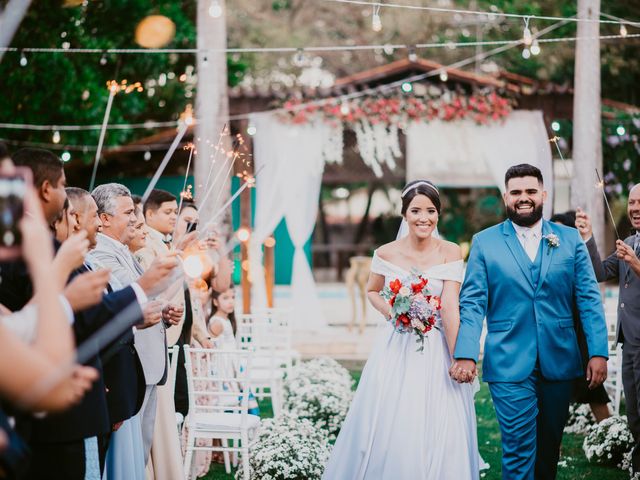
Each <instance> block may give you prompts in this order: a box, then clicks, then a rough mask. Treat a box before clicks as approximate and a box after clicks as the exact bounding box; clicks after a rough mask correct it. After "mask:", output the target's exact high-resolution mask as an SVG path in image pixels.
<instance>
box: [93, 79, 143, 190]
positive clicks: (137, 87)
mask: <svg viewBox="0 0 640 480" xmlns="http://www.w3.org/2000/svg"><path fill="white" fill-rule="evenodd" d="M107 88H108V89H109V98H108V99H107V108H106V109H105V111H104V118H103V119H102V128H101V129H100V138H99V140H98V148H97V150H96V158H95V159H94V161H93V172H92V173H91V182H90V183H89V191H92V190H93V187H94V185H95V183H96V174H97V173H98V163H99V161H100V154H101V153H102V145H103V144H104V137H105V135H106V133H107V124H108V123H109V115H110V114H111V107H112V105H113V99H114V97H115V96H116V95H117V94H118V93H119V92H124V93H125V94H129V93H131V92H141V91H142V90H143V88H142V84H141V83H140V82H135V83H128V82H127V80H122V82H120V83H118V82H117V81H115V80H110V81H108V82H107Z"/></svg>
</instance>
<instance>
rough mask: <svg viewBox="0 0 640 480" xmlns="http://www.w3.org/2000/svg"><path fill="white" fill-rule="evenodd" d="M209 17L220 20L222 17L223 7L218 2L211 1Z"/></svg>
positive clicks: (215, 0) (216, 0)
mask: <svg viewBox="0 0 640 480" xmlns="http://www.w3.org/2000/svg"><path fill="white" fill-rule="evenodd" d="M209 16H210V17H211V18H220V17H221V16H222V6H221V5H220V2H219V1H218V0H211V5H210V6H209Z"/></svg>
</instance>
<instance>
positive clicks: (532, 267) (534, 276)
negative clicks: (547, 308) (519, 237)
mask: <svg viewBox="0 0 640 480" xmlns="http://www.w3.org/2000/svg"><path fill="white" fill-rule="evenodd" d="M544 242H545V240H544V238H543V239H541V240H540V246H539V247H538V253H537V254H536V259H535V261H533V262H532V261H531V259H530V258H529V255H527V252H525V253H524V256H525V258H526V259H527V262H528V263H529V272H530V274H531V281H532V282H533V284H534V285H535V287H536V288H537V287H538V282H539V281H540V270H542V255H544V254H543V248H542V246H543V244H544ZM523 250H524V248H523Z"/></svg>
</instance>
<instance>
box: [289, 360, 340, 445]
mask: <svg viewBox="0 0 640 480" xmlns="http://www.w3.org/2000/svg"><path fill="white" fill-rule="evenodd" d="M352 386H353V379H352V378H351V375H350V374H349V371H348V370H347V369H346V368H344V367H343V366H341V365H340V364H339V363H338V362H336V361H335V360H332V359H330V358H317V359H313V360H310V361H308V362H303V363H301V364H299V365H296V366H295V367H294V368H293V369H292V370H291V374H290V375H289V376H288V377H287V379H286V380H285V383H284V398H285V401H284V409H285V410H287V411H289V412H290V413H291V414H292V415H295V416H297V417H299V418H304V419H307V420H309V421H310V422H311V423H313V425H315V426H316V428H319V429H322V430H324V431H325V432H326V433H327V435H328V436H329V439H330V440H335V439H336V437H337V435H338V432H339V431H340V427H341V426H342V422H343V421H344V419H345V417H346V416H347V412H348V410H349V405H351V400H352V399H353V392H352Z"/></svg>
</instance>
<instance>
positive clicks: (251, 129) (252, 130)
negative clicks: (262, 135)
mask: <svg viewBox="0 0 640 480" xmlns="http://www.w3.org/2000/svg"><path fill="white" fill-rule="evenodd" d="M257 131H258V129H257V128H256V126H255V125H253V124H251V123H250V124H249V126H248V127H247V133H248V134H249V135H251V136H252V137H253V136H254V135H255V134H256V132H257Z"/></svg>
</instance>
